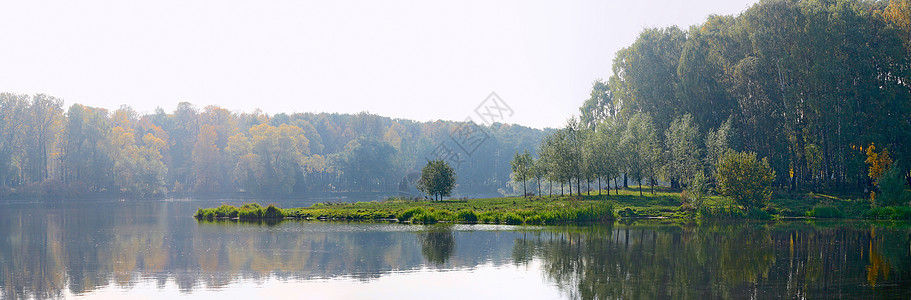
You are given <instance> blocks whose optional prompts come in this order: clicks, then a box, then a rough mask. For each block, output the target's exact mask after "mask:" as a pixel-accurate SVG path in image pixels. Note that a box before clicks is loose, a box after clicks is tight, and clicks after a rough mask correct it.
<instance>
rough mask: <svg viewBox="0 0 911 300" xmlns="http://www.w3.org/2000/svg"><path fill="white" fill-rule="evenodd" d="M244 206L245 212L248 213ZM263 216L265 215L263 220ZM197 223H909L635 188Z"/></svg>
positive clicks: (221, 215)
mask: <svg viewBox="0 0 911 300" xmlns="http://www.w3.org/2000/svg"><path fill="white" fill-rule="evenodd" d="M248 205H249V207H248ZM267 210H271V212H269V213H267V212H266V211H267ZM194 218H196V219H198V220H240V221H245V220H268V219H272V220H280V219H296V220H319V221H383V222H398V223H412V224H434V223H440V222H442V223H461V224H507V225H522V224H526V225H562V224H573V223H601V222H613V221H617V220H647V219H659V220H667V221H684V222H691V221H695V220H747V219H751V220H847V219H861V220H911V207H871V206H870V204H869V201H867V200H864V199H842V198H838V197H835V196H831V195H820V194H814V193H796V194H786V195H779V197H777V198H776V199H773V200H772V201H771V202H770V204H769V205H768V206H767V207H765V208H762V209H754V210H750V211H748V210H746V209H744V208H743V207H740V206H737V205H734V204H733V203H731V202H730V200H727V199H724V198H722V197H719V196H712V197H709V198H708V199H706V200H705V204H704V205H703V206H702V207H699V208H693V207H691V206H687V205H681V202H680V192H677V191H670V190H668V189H660V190H658V191H656V192H655V193H654V194H651V193H645V194H643V196H639V195H638V190H637V189H636V188H634V187H631V188H628V189H621V190H620V191H619V192H618V191H610V194H608V191H602V195H595V194H593V195H587V194H583V195H582V196H578V195H573V196H543V197H542V196H533V197H528V198H523V197H518V196H517V197H496V198H478V199H451V200H442V201H430V200H406V199H397V198H388V199H386V200H383V201H370V202H354V203H332V202H325V203H316V204H313V205H311V206H310V207H296V208H278V207H275V206H274V205H269V207H263V206H261V205H259V204H245V205H243V206H241V207H235V206H232V205H225V204H223V205H222V206H219V207H216V208H199V209H198V210H197V212H196V214H195V215H194Z"/></svg>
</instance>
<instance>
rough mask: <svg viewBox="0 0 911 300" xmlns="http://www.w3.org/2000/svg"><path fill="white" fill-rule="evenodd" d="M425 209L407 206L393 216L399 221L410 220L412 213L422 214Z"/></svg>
mask: <svg viewBox="0 0 911 300" xmlns="http://www.w3.org/2000/svg"><path fill="white" fill-rule="evenodd" d="M424 213H426V210H424V208H423V207H413V208H409V209H407V210H405V211H403V212H402V213H400V214H398V215H397V216H396V217H395V218H396V219H399V221H400V222H405V221H410V220H411V218H412V217H413V216H414V215H418V214H424Z"/></svg>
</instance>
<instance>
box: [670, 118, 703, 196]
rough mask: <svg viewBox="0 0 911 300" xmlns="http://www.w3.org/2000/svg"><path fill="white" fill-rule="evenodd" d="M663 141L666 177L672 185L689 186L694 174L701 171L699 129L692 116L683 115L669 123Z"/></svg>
mask: <svg viewBox="0 0 911 300" xmlns="http://www.w3.org/2000/svg"><path fill="white" fill-rule="evenodd" d="M664 141H665V145H666V148H667V154H668V159H667V164H665V167H666V168H667V173H668V177H670V178H671V182H672V183H674V182H679V183H682V184H683V185H684V186H686V185H689V183H690V180H692V179H693V178H694V177H695V176H696V173H698V172H699V171H701V170H702V157H701V156H702V155H701V151H702V146H701V145H700V142H701V141H702V140H701V138H700V136H699V128H698V127H697V125H696V124H694V122H693V116H692V115H690V114H684V115H683V116H681V117H680V118H677V119H675V120H674V121H673V122H671V125H670V127H668V129H667V131H665V139H664Z"/></svg>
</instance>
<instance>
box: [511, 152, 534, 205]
mask: <svg viewBox="0 0 911 300" xmlns="http://www.w3.org/2000/svg"><path fill="white" fill-rule="evenodd" d="M509 164H510V165H511V166H512V179H513V180H514V181H521V182H522V196H523V197H525V196H527V195H528V192H527V191H526V187H525V182H526V181H528V180H530V179H531V178H532V177H533V176H532V175H533V174H532V172H533V171H534V169H533V165H534V159H533V158H532V157H531V154H530V153H528V150H527V149H526V150H525V152H523V153H521V154H519V152H518V151H516V154H515V155H513V158H512V161H511V162H510V163H509Z"/></svg>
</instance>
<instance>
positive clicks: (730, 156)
mask: <svg viewBox="0 0 911 300" xmlns="http://www.w3.org/2000/svg"><path fill="white" fill-rule="evenodd" d="M716 168H717V170H716V171H715V175H716V177H717V179H718V184H719V186H718V190H719V192H721V194H722V195H723V196H725V197H728V198H731V199H733V200H734V202H736V203H738V204H740V205H743V206H744V207H745V208H746V209H747V210H753V209H755V208H759V207H763V206H765V205H766V203H768V201H769V198H770V197H771V196H772V181H773V180H774V179H775V172H774V171H772V168H771V167H769V161H768V160H767V159H765V158H763V159H762V160H758V159H756V153H752V152H750V153H746V152H728V153H725V154H724V155H723V156H722V157H721V160H719V161H718V164H717V165H716Z"/></svg>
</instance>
